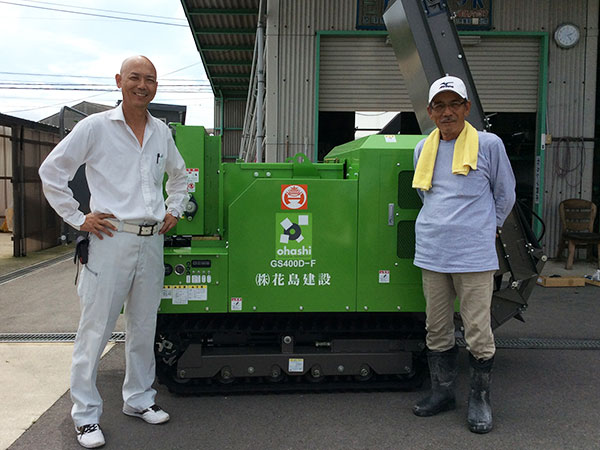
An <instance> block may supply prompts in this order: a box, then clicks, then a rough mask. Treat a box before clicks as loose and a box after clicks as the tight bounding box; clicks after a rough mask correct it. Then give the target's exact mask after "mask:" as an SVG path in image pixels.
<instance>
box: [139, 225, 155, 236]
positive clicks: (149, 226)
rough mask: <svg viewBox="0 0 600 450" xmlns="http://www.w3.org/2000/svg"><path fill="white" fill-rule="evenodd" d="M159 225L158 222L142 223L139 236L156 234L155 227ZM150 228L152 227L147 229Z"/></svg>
mask: <svg viewBox="0 0 600 450" xmlns="http://www.w3.org/2000/svg"><path fill="white" fill-rule="evenodd" d="M156 225H158V224H156V223H154V224H152V225H140V227H139V229H138V234H137V235H138V236H152V235H153V234H154V227H155V226H156ZM148 228H150V231H149V232H148V231H146V230H147V229H148Z"/></svg>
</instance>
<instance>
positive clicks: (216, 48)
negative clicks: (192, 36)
mask: <svg viewBox="0 0 600 450" xmlns="http://www.w3.org/2000/svg"><path fill="white" fill-rule="evenodd" d="M227 50H232V51H238V52H251V51H253V50H254V46H252V45H201V46H200V51H201V52H221V51H227Z"/></svg>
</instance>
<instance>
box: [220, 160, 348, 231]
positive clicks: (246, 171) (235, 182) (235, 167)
mask: <svg viewBox="0 0 600 450" xmlns="http://www.w3.org/2000/svg"><path fill="white" fill-rule="evenodd" d="M302 156H303V155H301V154H298V155H296V156H295V157H293V158H291V159H290V162H285V163H243V162H237V163H225V164H222V165H221V174H222V175H223V190H224V193H223V197H224V204H225V208H224V211H223V216H224V222H225V224H228V223H231V222H230V219H229V211H228V208H227V206H228V205H229V204H231V202H233V201H234V200H235V199H236V198H237V197H238V196H239V195H240V194H241V193H242V192H243V191H244V190H245V189H247V188H248V186H249V185H250V184H252V183H253V182H254V181H256V180H259V179H290V178H293V177H299V176H304V177H308V176H310V177H312V178H322V179H342V178H344V172H343V165H342V164H312V163H311V162H310V161H308V159H306V158H305V159H304V160H303V161H300V160H301V159H302ZM290 184H291V183H290ZM222 235H224V236H225V237H226V238H228V229H227V225H225V227H224V230H223V233H222Z"/></svg>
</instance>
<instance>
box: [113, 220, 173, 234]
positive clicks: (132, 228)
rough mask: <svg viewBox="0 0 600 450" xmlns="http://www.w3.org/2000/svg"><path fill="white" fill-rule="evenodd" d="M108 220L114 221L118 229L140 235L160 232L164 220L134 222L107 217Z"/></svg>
mask: <svg viewBox="0 0 600 450" xmlns="http://www.w3.org/2000/svg"><path fill="white" fill-rule="evenodd" d="M106 220H107V221H108V222H110V223H112V224H113V225H114V226H115V227H117V231H124V232H126V233H133V234H137V235H138V236H152V235H154V234H158V232H159V231H160V229H161V228H162V225H163V224H162V222H160V223H154V224H142V225H138V224H134V223H128V222H121V221H119V220H114V219H106Z"/></svg>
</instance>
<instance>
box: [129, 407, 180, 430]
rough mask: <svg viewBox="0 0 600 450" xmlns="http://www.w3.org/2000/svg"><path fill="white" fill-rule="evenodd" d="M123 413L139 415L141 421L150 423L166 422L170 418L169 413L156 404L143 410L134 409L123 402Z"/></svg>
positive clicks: (133, 415)
mask: <svg viewBox="0 0 600 450" xmlns="http://www.w3.org/2000/svg"><path fill="white" fill-rule="evenodd" d="M123 414H126V415H128V416H132V417H139V418H140V419H142V420H143V421H145V422H147V423H150V424H152V425H158V424H159V423H165V422H168V421H169V419H170V418H171V417H170V416H169V414H168V413H167V412H166V411H165V410H163V409H162V408H161V407H160V406H158V405H152V406H150V407H148V408H146V409H144V410H143V411H136V410H135V409H133V408H131V407H130V406H128V405H127V404H123Z"/></svg>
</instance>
